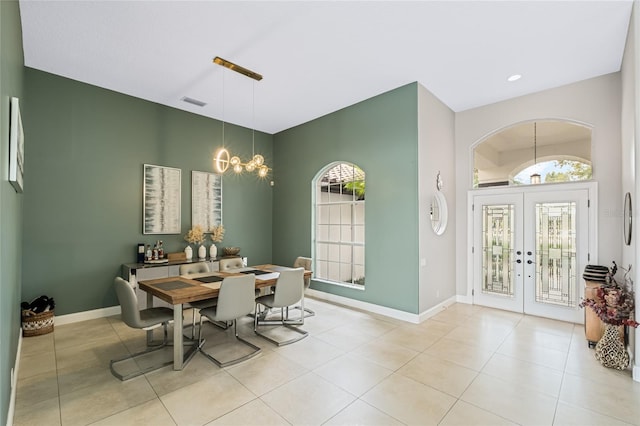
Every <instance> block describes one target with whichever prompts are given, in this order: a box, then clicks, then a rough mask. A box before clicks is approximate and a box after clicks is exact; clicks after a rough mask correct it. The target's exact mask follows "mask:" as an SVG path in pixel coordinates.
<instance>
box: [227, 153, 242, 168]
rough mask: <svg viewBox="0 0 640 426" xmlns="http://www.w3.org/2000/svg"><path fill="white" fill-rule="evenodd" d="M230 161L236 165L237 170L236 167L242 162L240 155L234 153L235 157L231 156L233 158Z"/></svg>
mask: <svg viewBox="0 0 640 426" xmlns="http://www.w3.org/2000/svg"><path fill="white" fill-rule="evenodd" d="M229 163H231V165H232V166H233V167H234V170H235V167H236V166H237V165H238V164H240V157H238V156H237V155H234V156H233V157H231V160H229Z"/></svg>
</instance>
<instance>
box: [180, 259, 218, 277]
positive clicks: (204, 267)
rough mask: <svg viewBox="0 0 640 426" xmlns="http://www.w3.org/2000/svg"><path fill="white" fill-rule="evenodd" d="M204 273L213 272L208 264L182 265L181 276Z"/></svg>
mask: <svg viewBox="0 0 640 426" xmlns="http://www.w3.org/2000/svg"><path fill="white" fill-rule="evenodd" d="M202 272H211V271H210V270H209V264H208V263H207V262H197V263H185V264H184V265H180V275H191V274H200V273H202Z"/></svg>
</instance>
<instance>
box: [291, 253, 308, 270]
mask: <svg viewBox="0 0 640 426" xmlns="http://www.w3.org/2000/svg"><path fill="white" fill-rule="evenodd" d="M293 267H294V268H304V269H306V270H307V271H310V270H311V258H310V257H302V256H298V257H296V260H295V261H294V262H293Z"/></svg>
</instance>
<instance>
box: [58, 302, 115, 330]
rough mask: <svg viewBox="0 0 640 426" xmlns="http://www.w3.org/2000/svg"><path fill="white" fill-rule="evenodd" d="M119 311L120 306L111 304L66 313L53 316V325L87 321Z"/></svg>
mask: <svg viewBox="0 0 640 426" xmlns="http://www.w3.org/2000/svg"><path fill="white" fill-rule="evenodd" d="M119 313H120V306H119V305H118V306H111V307H109V308H101V309H94V310H91V311H84V312H76V313H75V314H67V315H60V316H55V317H54V321H55V323H54V324H55V325H64V324H71V323H74V322H80V321H87V320H92V319H96V318H105V317H110V316H113V315H118V314H119Z"/></svg>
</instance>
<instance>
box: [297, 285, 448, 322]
mask: <svg viewBox="0 0 640 426" xmlns="http://www.w3.org/2000/svg"><path fill="white" fill-rule="evenodd" d="M305 294H307V295H309V296H311V297H315V298H316V299H320V300H326V301H327V302H333V303H337V304H339V305H343V306H348V307H350V308H356V309H361V310H363V311H367V312H371V313H374V314H379V315H384V316H385V317H389V318H394V319H398V320H401V321H406V322H410V323H413V324H419V323H421V322H423V321H425V320H426V319H428V318H430V317H432V316H434V315H436V314H437V313H439V312H441V311H443V310H444V309H446V308H447V307H448V306H450V305H452V304H453V303H455V301H456V300H455V296H454V297H451V298H449V299H447V300H445V301H443V302H441V303H439V304H437V305H436V306H434V307H432V308H429V309H428V310H426V311H425V312H422V313H420V314H412V313H409V312H404V311H400V310H398V309H393V308H387V307H386V306H380V305H375V304H373V303H368V302H362V301H360V300H355V299H350V298H348V297H343V296H338V295H335V294H331V293H325V292H324V291H318V290H314V289H312V288H308V289H307V290H306V291H305Z"/></svg>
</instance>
